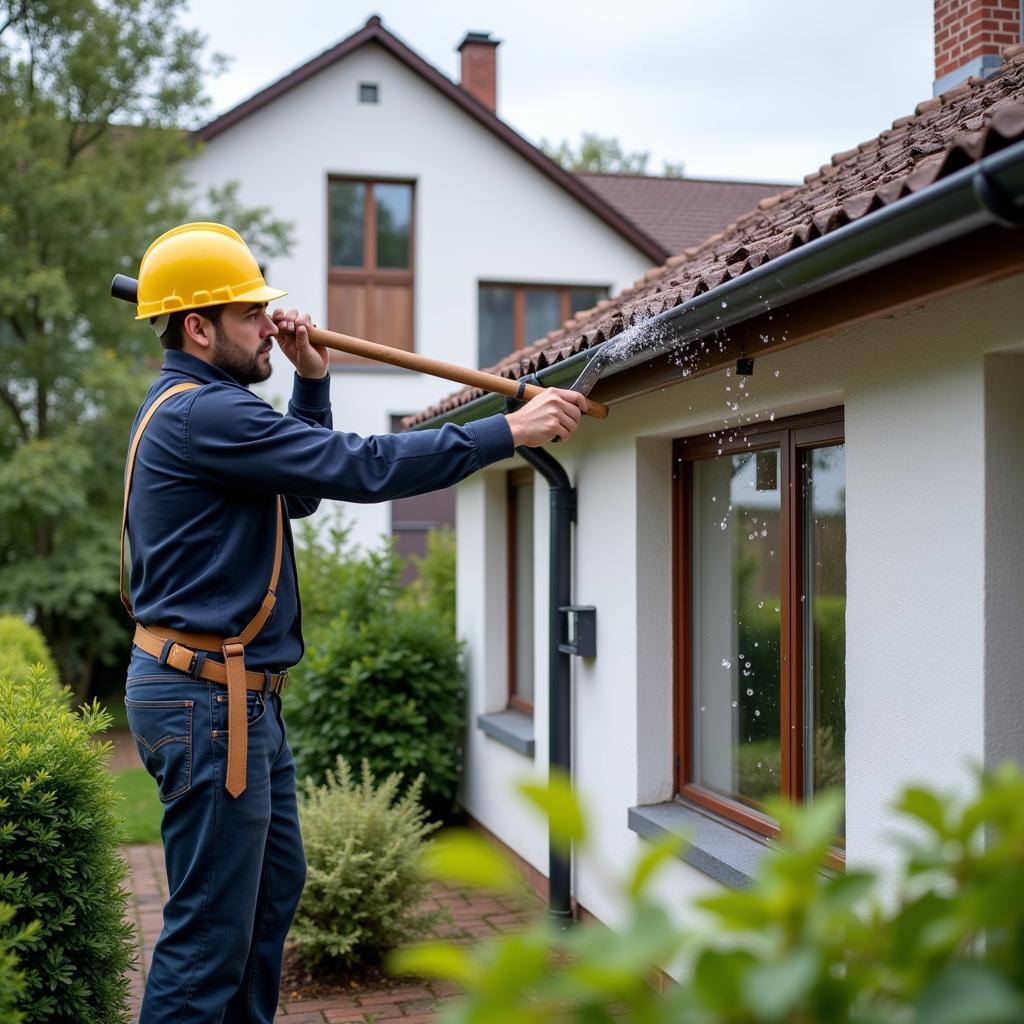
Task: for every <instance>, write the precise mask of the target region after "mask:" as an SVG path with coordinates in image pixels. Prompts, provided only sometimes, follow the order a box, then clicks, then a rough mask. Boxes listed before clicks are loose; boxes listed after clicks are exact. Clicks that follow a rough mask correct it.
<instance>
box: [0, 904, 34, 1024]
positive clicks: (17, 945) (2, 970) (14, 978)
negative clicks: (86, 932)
mask: <svg viewBox="0 0 1024 1024" xmlns="http://www.w3.org/2000/svg"><path fill="white" fill-rule="evenodd" d="M13 920H14V907H11V906H8V905H7V904H6V903H0V1024H21V1022H22V1021H23V1020H24V1019H25V1018H24V1017H23V1016H22V1014H21V1013H20V1011H19V1010H17V1009H16V1006H15V1004H16V1003H17V1000H18V997H19V996H20V995H21V993H22V992H23V991H24V988H25V978H24V976H23V975H22V973H21V971H19V970H18V957H17V951H18V950H19V949H24V948H25V945H26V943H28V941H29V940H30V939H31V938H32V936H33V935H35V933H36V932H37V931H38V930H39V923H38V922H37V921H33V922H32V923H31V924H27V925H24V926H22V927H20V928H17V929H13V930H12V928H11V922H12V921H13Z"/></svg>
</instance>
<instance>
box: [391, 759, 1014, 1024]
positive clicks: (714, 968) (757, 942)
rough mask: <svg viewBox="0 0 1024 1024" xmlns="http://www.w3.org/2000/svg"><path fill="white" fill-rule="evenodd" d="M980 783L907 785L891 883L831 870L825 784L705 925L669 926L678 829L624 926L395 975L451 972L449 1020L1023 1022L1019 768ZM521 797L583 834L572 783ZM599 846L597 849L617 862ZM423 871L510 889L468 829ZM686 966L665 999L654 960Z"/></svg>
mask: <svg viewBox="0 0 1024 1024" xmlns="http://www.w3.org/2000/svg"><path fill="white" fill-rule="evenodd" d="M978 778H979V791H978V793H977V795H976V796H974V797H973V798H972V799H970V800H960V799H957V798H955V797H951V796H949V795H947V794H939V793H936V792H933V791H931V790H928V789H923V788H909V789H907V790H906V791H905V792H904V794H903V796H902V798H901V800H900V801H899V804H898V807H897V810H898V811H899V812H900V813H901V814H902V816H903V817H904V818H905V819H907V821H908V824H909V826H910V828H909V830H908V831H907V832H906V835H907V836H908V838H905V839H903V840H902V841H901V842H902V846H903V865H902V870H901V872H900V873H899V876H898V878H897V879H896V880H895V884H894V885H892V884H887V885H885V886H884V887H883V885H882V884H881V881H880V879H879V878H878V877H877V876H876V875H875V874H874V873H872V872H870V871H863V870H849V871H846V872H845V873H840V874H836V873H829V872H823V870H822V864H823V862H824V859H825V857H826V855H827V853H828V851H829V849H830V847H831V844H832V841H833V837H834V835H835V833H836V828H837V825H838V822H839V819H840V816H841V813H842V798H841V796H840V795H839V794H837V793H830V794H822V795H819V796H818V797H816V798H815V800H814V802H813V803H811V804H809V805H807V806H805V807H803V808H795V807H793V806H791V805H787V804H784V803H781V802H776V803H774V804H773V805H772V807H771V810H772V813H773V814H775V815H776V816H777V818H778V820H779V822H780V825H781V827H782V836H781V839H780V842H779V843H778V844H777V847H773V852H771V853H770V854H768V855H766V856H765V857H763V858H762V859H761V861H760V864H759V867H758V870H757V872H756V876H755V878H754V881H753V884H752V885H751V886H750V887H749V888H748V889H745V890H739V891H728V890H722V891H721V892H719V893H716V894H714V895H711V896H706V897H703V898H702V899H700V900H698V901H697V905H698V906H699V907H700V908H701V909H702V910H703V913H704V918H703V923H702V925H701V926H698V928H694V929H689V930H688V929H686V928H683V927H680V926H679V925H677V924H676V923H674V922H673V920H672V919H671V918H670V916H669V914H668V913H667V911H666V909H665V907H664V906H663V903H662V901H659V900H658V898H657V897H656V896H655V895H654V894H653V893H651V892H650V881H651V879H652V877H654V876H655V875H656V874H657V872H658V871H659V869H660V868H661V867H662V866H663V865H664V864H665V862H667V861H669V860H671V859H672V858H673V856H674V855H675V854H676V853H677V852H678V849H679V847H680V845H681V844H680V842H679V841H677V840H675V839H669V840H666V841H663V842H660V843H656V844H652V845H646V846H645V848H644V849H643V851H642V852H641V855H640V857H639V858H638V860H637V862H636V864H635V865H634V867H633V869H632V871H631V872H630V873H629V875H628V876H627V878H625V879H624V880H623V881H622V883H621V890H620V896H621V901H622V905H623V907H624V909H625V914H624V920H623V922H622V924H621V926H620V927H618V928H616V929H615V930H611V929H608V928H605V927H604V926H600V925H581V926H579V927H577V928H574V929H572V930H570V931H568V932H563V931H561V930H559V929H558V928H556V927H554V926H552V925H538V927H536V928H535V929H533V930H531V931H528V932H526V933H525V934H521V935H509V936H504V937H501V938H499V939H495V940H493V941H491V942H489V943H487V944H486V945H485V946H483V947H482V948H475V949H470V948H466V947H462V946H456V945H452V944H450V943H443V942H434V943H423V944H420V945H418V946H413V947H409V948H407V949H405V950H400V951H398V953H397V954H395V955H394V957H393V959H392V962H391V963H392V967H393V969H394V970H396V971H399V972H404V973H416V974H423V975H428V976H433V977H443V978H447V979H450V980H452V981H454V982H456V983H457V984H458V985H459V986H461V987H462V988H463V989H465V991H466V993H467V998H466V1000H465V1001H464V1002H462V1003H460V1004H458V1005H456V1006H452V1007H451V1008H450V1009H449V1011H448V1016H447V1020H448V1021H450V1022H455V1021H459V1022H466V1024H468V1022H470V1021H472V1022H473V1024H499V1022H500V1024H540V1022H546V1021H559V1022H562V1021H578V1022H579V1024H594V1022H602V1024H603V1022H610V1021H612V1020H613V1019H623V1020H635V1021H643V1022H644V1024H1020V1022H1021V1021H1024V886H1022V885H1021V876H1022V871H1024V773H1022V771H1021V768H1020V767H1019V766H1018V765H1015V764H1010V763H1008V764H1005V765H1003V766H1002V767H1000V768H998V769H996V770H994V771H992V772H988V773H979V776H978ZM523 789H524V792H526V794H527V795H528V796H529V797H530V798H531V799H532V800H533V802H534V803H535V804H537V806H538V807H540V808H541V809H542V810H543V811H544V812H545V813H546V814H547V815H548V819H549V825H550V828H551V834H552V838H553V840H554V841H555V842H556V843H558V844H559V845H560V846H562V848H563V849H564V848H565V847H566V845H567V844H568V843H570V842H573V843H577V844H579V845H581V846H584V845H585V844H586V838H587V835H586V833H587V828H586V821H585V818H584V816H583V814H582V812H581V811H580V809H579V807H578V805H577V804H576V803H575V800H574V798H573V796H572V793H571V790H570V789H569V787H568V784H567V783H565V782H563V781H559V780H557V779H556V780H555V781H554V784H553V785H552V786H551V787H550V788H549V789H543V788H540V787H523ZM599 852H600V851H595V850H589V851H588V858H591V859H596V862H597V864H598V866H599V868H600V870H601V871H602V872H606V871H608V868H607V865H601V864H600V861H599ZM428 864H429V866H430V870H431V872H432V873H433V875H434V877H436V878H439V879H444V880H446V881H457V882H459V883H460V884H462V885H481V886H486V887H488V888H507V889H512V888H514V887H515V881H514V880H513V878H514V870H513V869H512V867H511V866H510V865H509V864H508V863H507V862H506V861H505V860H504V859H503V858H502V857H501V855H499V854H498V853H497V852H496V851H495V850H494V849H493V848H492V847H490V846H488V845H487V844H486V843H484V841H483V840H482V839H481V838H480V837H479V836H476V835H474V834H473V833H465V834H460V833H457V832H453V833H449V834H447V835H446V836H445V837H442V838H441V839H440V840H438V841H437V842H436V843H435V844H434V845H433V847H432V848H431V849H430V850H429V857H428ZM607 877H612V878H613V877H614V873H613V872H609V873H608V875H607ZM691 916H692V915H691ZM673 963H674V964H676V965H677V966H679V967H680V968H681V975H682V980H681V982H680V983H679V984H678V985H670V986H667V987H666V988H665V989H664V990H663V991H662V992H660V993H659V991H658V986H656V985H654V984H652V982H654V981H655V980H656V971H655V965H656V964H658V965H661V966H666V965H668V964H673Z"/></svg>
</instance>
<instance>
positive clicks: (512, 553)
mask: <svg viewBox="0 0 1024 1024" xmlns="http://www.w3.org/2000/svg"><path fill="white" fill-rule="evenodd" d="M505 479H506V485H505V488H506V489H505V530H506V533H505V538H506V561H505V565H506V573H505V612H506V619H505V622H506V635H507V636H508V662H507V677H508V706H509V707H510V708H514V709H515V710H516V711H522V712H523V713H524V714H527V715H531V716H532V715H533V705H532V704H531V703H529V701H525V700H523V699H522V698H520V697H517V696H516V669H517V667H518V666H517V664H516V646H517V640H518V632H517V616H516V575H517V574H516V555H517V550H516V540H517V534H516V528H517V526H518V515H517V512H516V488H518V487H521V486H523V484H530V485H531V486H535V481H536V474H535V473H534V471H533V470H532V469H514V470H512V471H511V472H510V473H508V474H507V476H506V478H505ZM530 603H531V606H532V604H533V602H532V601H531V602H530Z"/></svg>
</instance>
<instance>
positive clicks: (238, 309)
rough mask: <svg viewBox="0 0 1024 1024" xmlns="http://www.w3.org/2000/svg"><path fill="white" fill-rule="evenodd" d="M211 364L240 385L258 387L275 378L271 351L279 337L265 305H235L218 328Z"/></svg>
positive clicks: (227, 308)
mask: <svg viewBox="0 0 1024 1024" xmlns="http://www.w3.org/2000/svg"><path fill="white" fill-rule="evenodd" d="M214 327H215V329H216V334H215V338H214V342H213V344H212V345H211V346H210V362H212V363H213V365H214V366H219V367H220V368H221V369H222V370H224V371H226V372H227V373H230V374H231V376H232V377H234V378H235V380H237V381H238V382H239V383H240V384H246V385H248V384H258V383H259V382H260V381H264V380H266V379H267V378H268V377H269V376H270V374H271V365H270V350H271V349H272V348H273V342H272V340H271V339H272V338H273V337H274V335H276V334H277V328H276V327H275V326H274V321H273V320H271V319H270V317H269V316H267V306H266V303H264V302H231V303H229V304H228V305H226V306H225V307H224V311H223V313H221V316H220V320H219V322H218V323H215V324H214Z"/></svg>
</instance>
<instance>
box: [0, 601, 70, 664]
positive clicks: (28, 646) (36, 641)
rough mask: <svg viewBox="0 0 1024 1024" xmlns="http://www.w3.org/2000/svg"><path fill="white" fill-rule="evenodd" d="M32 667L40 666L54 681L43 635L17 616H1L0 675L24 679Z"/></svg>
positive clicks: (51, 661) (51, 658)
mask: <svg viewBox="0 0 1024 1024" xmlns="http://www.w3.org/2000/svg"><path fill="white" fill-rule="evenodd" d="M33 665H42V666H43V669H44V670H45V671H46V673H47V675H48V676H49V677H50V678H51V679H56V678H57V670H56V668H55V666H54V662H53V657H52V656H51V655H50V649H49V647H47V646H46V640H45V639H44V638H43V634H42V633H41V632H40V631H39V630H38V629H36V627H35V626H30V625H29V624H28V623H27V622H26V621H25V620H24V619H22V618H19V617H18V616H17V615H0V676H3V675H7V676H10V677H11V678H13V679H25V678H26V677H27V676H28V674H29V669H31V668H32V666H33Z"/></svg>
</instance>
